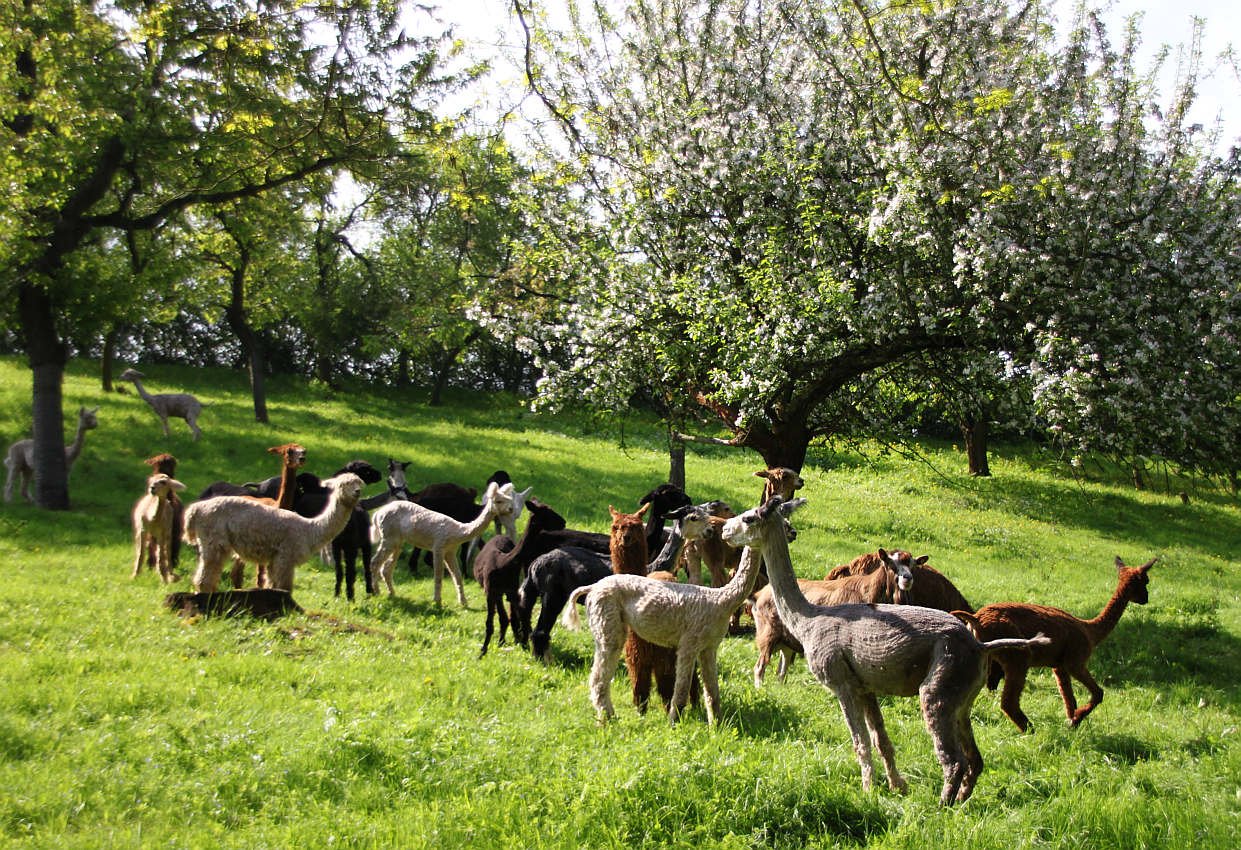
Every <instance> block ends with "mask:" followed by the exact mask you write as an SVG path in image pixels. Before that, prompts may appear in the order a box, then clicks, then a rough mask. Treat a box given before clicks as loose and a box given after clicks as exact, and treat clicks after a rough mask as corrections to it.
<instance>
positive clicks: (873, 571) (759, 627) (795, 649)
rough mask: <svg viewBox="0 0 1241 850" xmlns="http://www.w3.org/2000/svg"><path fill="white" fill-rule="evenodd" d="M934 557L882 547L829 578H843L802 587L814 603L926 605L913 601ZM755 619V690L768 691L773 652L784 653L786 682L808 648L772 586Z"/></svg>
mask: <svg viewBox="0 0 1241 850" xmlns="http://www.w3.org/2000/svg"><path fill="white" fill-rule="evenodd" d="M928 557H929V556H928V555H922V556H921V557H919V558H914V557H913V556H912V555H910V554H909V553H908V552H903V551H901V550H900V549H894V550H892V552H890V553H889V552H885V551H884V550H883V549H880V550H879V551H877V552H867V553H866V554H864V555H859V556H858V557H856V558H854V559H853V560H852V561H850V562H849V563H848V564H845V565H843V566H841V567H837V568H836V569H834V570H832V572H831V573H829V574H828V575H829V577H830V576H832V575H835V574H837V573H838V572H839V573H840V576H839V577H838V578H834V579H831V578H829V579H828V580H825V581H810V580H807V579H798V581H797V584H798V586H799V587H800V588H801V592H802V595H804V596H805V597H806V599H807V600H808V601H809V602H810V603H811V604H812V605H848V604H853V603H858V602H868V603H870V604H872V605H873V604H877V603H896V602H897V599H898V597H903V599H902V601H901V602H900V603H899V604H912V605H922V604H923V603H921V602H917V601H910V600H911V595H912V593H913V592H915V591H916V590H917V585H918V582H917V579H916V577H915V576H916V575H917V574H916V573H915V572H914V569H915V567H918V566H921V565H922V564H924V563H926V561H927V559H928ZM926 607H932V606H926ZM940 610H943V609H940ZM750 615H751V616H752V617H754V645H755V647H756V648H757V649H758V661H757V662H756V663H755V664H754V687H756V688H759V687H762V685H763V674H764V673H765V672H766V671H767V665H768V664H769V663H770V662H771V656H772V653H773V652H775V651H777V650H778V651H779V652H780V667H779V669H778V670H777V671H776V675H777V676H778V677H779V678H780V681H781V682H783V681H784V677H785V674H786V673H788V668H789V664H791V663H792V661H793V659H794V657H795V656H797V655H802V654H804V650H803V649H802V645H801V643H799V642H798V640H797V638H796V637H794V636H793V633H792V632H791V631H789V629H788V627H787V626H786V625H785V624H784V621H783V620H781V619H780V614H779V612H778V611H777V610H776V601H775V598H774V597H773V596H772V590H771V585H768V586H767V587H764V588H763V589H762V590H760V591H759V592H758V593H757V594H755V596H754V601H753V603H752V604H751V606H750Z"/></svg>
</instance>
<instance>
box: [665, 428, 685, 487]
mask: <svg viewBox="0 0 1241 850" xmlns="http://www.w3.org/2000/svg"><path fill="white" fill-rule="evenodd" d="M668 483H669V484H671V485H673V486H674V487H680V488H681V489H682V490H684V489H685V443H684V442H683V441H682V440H680V439H679V438H678V437H677V436H676V434H675V433H669V435H668Z"/></svg>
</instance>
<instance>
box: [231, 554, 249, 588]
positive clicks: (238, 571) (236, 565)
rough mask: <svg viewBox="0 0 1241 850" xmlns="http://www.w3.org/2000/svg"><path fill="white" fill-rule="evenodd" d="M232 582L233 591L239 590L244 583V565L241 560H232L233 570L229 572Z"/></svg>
mask: <svg viewBox="0 0 1241 850" xmlns="http://www.w3.org/2000/svg"><path fill="white" fill-rule="evenodd" d="M229 578H230V579H231V580H232V582H233V590H241V588H242V587H243V586H245V583H246V565H245V563H244V562H243V561H242V560H241V558H233V568H232V570H230V571H229Z"/></svg>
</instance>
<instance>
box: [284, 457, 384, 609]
mask: <svg viewBox="0 0 1241 850" xmlns="http://www.w3.org/2000/svg"><path fill="white" fill-rule="evenodd" d="M346 472H352V473H354V474H355V475H357V476H358V477H359V478H361V479H362V482H363V483H364V484H374V483H376V482H377V481H379V478H380V475H379V470H377V469H376V468H375V467H373V466H371V465H370V464H369V463H367V462H366V461H364V460H351V461H349V463H347V464H345V465H344V467H342V468H341V469H338V470H336V472H334V473H333V477H335V476H337V475H343V474H345V473H346ZM389 486H391V484H389ZM389 492H391V490H389ZM330 498H331V493H329V492H328V489H327V488H326V487H324V486H323V482H322V481H321V480H320V479H319V477H318V476H317V475H313V474H311V473H309V472H303V473H300V474H299V475H298V476H297V497H296V498H295V499H294V500H293V510H294V511H295V512H296V513H298V514H300V515H301V516H304V517H315V516H318V515H319V514H321V513H323V510H324V508H325V507H327V503H328V501H329V499H330ZM366 502H367V500H366V499H363V500H362V501H360V502H359V503H358V504H357V506H355V507H354V509H353V512H352V513H350V514H349V520H348V522H346V523H345V527H344V528H342V529H341V530H340V533H339V534H337V535H336V536H335V537H333V538H332V543H331V549H330V555H329V556H328V557H330V558H331V561H332V566H333V567H334V568H335V570H336V590H335V594H336V595H337V596H340V588H341V583H342V581H343V582H344V585H345V598H346V599H348V600H349V601H350V602H352V601H353V597H354V586H355V585H356V584H357V580H358V565H359V559H360V563H361V566H362V580H363V582H364V583H365V585H366V592H367V593H368V594H371V593H374V592H375V586H374V584H372V583H371V529H370V517H369V516H368V515H367V513H366V510H365V505H366ZM321 556H322V553H321ZM324 560H327V557H324Z"/></svg>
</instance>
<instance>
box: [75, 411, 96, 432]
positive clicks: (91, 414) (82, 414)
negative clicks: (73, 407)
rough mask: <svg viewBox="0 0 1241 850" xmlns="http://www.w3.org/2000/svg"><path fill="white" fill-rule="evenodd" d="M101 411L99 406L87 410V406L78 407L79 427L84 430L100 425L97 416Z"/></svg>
mask: <svg viewBox="0 0 1241 850" xmlns="http://www.w3.org/2000/svg"><path fill="white" fill-rule="evenodd" d="M98 412H99V408H98V407H96V408H95V409H94V410H87V409H86V408H85V407H79V408H78V427H79V428H81V429H82V430H83V431H90V430H92V429H94V428H98V427H99V418H98V417H97V416H95V414H96V413H98Z"/></svg>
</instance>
